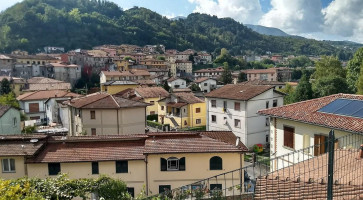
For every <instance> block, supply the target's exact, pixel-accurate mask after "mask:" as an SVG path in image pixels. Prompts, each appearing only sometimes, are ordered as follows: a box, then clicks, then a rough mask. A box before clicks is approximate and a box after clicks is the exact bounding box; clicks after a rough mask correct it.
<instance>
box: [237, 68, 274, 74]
mask: <svg viewBox="0 0 363 200" xmlns="http://www.w3.org/2000/svg"><path fill="white" fill-rule="evenodd" d="M276 71H277V69H275V68H270V69H247V70H242V72H244V73H246V74H264V73H276Z"/></svg>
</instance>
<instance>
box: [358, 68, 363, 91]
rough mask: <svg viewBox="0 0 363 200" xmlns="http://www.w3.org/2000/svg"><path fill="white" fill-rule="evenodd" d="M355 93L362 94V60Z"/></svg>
mask: <svg viewBox="0 0 363 200" xmlns="http://www.w3.org/2000/svg"><path fill="white" fill-rule="evenodd" d="M357 94H363V62H362V64H361V65H360V76H359V79H358V83H357Z"/></svg>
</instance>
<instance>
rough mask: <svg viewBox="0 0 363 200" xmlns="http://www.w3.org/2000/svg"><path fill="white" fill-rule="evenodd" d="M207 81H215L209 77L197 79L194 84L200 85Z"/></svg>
mask: <svg viewBox="0 0 363 200" xmlns="http://www.w3.org/2000/svg"><path fill="white" fill-rule="evenodd" d="M209 79H211V80H214V81H215V79H213V78H210V77H203V78H199V79H197V80H195V81H194V82H195V83H202V82H204V81H206V80H209Z"/></svg>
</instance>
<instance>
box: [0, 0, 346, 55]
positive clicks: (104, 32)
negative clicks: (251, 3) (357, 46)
mask: <svg viewBox="0 0 363 200" xmlns="http://www.w3.org/2000/svg"><path fill="white" fill-rule="evenodd" d="M122 43H125V44H136V45H146V44H164V45H166V47H167V48H176V49H179V50H184V49H187V48H193V49H196V50H207V51H210V52H213V51H216V52H217V51H219V50H220V49H221V48H223V47H224V48H227V49H229V50H230V52H231V53H232V54H241V53H243V52H244V51H247V50H249V51H254V52H256V53H264V52H266V51H271V52H273V53H286V54H287V53H293V54H305V55H321V54H326V55H331V54H334V55H335V54H336V53H337V52H338V51H339V48H338V47H333V46H332V45H330V44H327V43H325V42H320V41H315V40H308V39H303V38H293V37H276V36H266V35H261V34H258V33H256V32H254V31H252V30H251V29H249V28H247V27H246V26H244V25H242V24H241V23H238V22H236V21H234V20H233V19H230V18H223V19H220V18H217V17H215V16H210V15H205V14H198V13H193V14H190V15H189V16H188V17H187V18H186V19H180V20H169V19H167V18H166V17H163V16H161V15H159V14H157V13H155V12H152V11H150V10H148V9H145V8H137V7H135V8H132V9H129V10H126V11H123V10H122V9H121V8H119V7H118V6H117V5H116V4H114V3H111V2H107V1H104V0H24V1H23V2H21V3H18V4H16V5H14V6H12V7H11V8H9V9H7V10H5V11H4V12H2V13H1V14H0V52H10V51H11V50H15V49H24V50H28V51H30V52H35V51H37V50H41V49H42V48H43V47H44V46H62V47H65V48H66V50H70V49H76V48H86V49H87V48H91V47H93V46H96V45H101V44H122Z"/></svg>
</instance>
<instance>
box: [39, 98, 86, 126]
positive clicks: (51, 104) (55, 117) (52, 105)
mask: <svg viewBox="0 0 363 200" xmlns="http://www.w3.org/2000/svg"><path fill="white" fill-rule="evenodd" d="M76 96H77V97H81V96H82V95H76V94H74V95H70V94H67V95H65V96H62V97H51V98H49V99H47V100H46V101H45V102H44V104H45V112H46V116H47V122H48V124H49V125H50V124H54V123H55V124H61V123H62V122H63V121H62V118H63V117H64V116H63V114H62V111H61V110H62V107H64V106H62V102H64V101H67V100H70V99H72V98H73V97H76ZM63 127H67V126H64V124H63ZM67 128H68V127H67Z"/></svg>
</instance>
